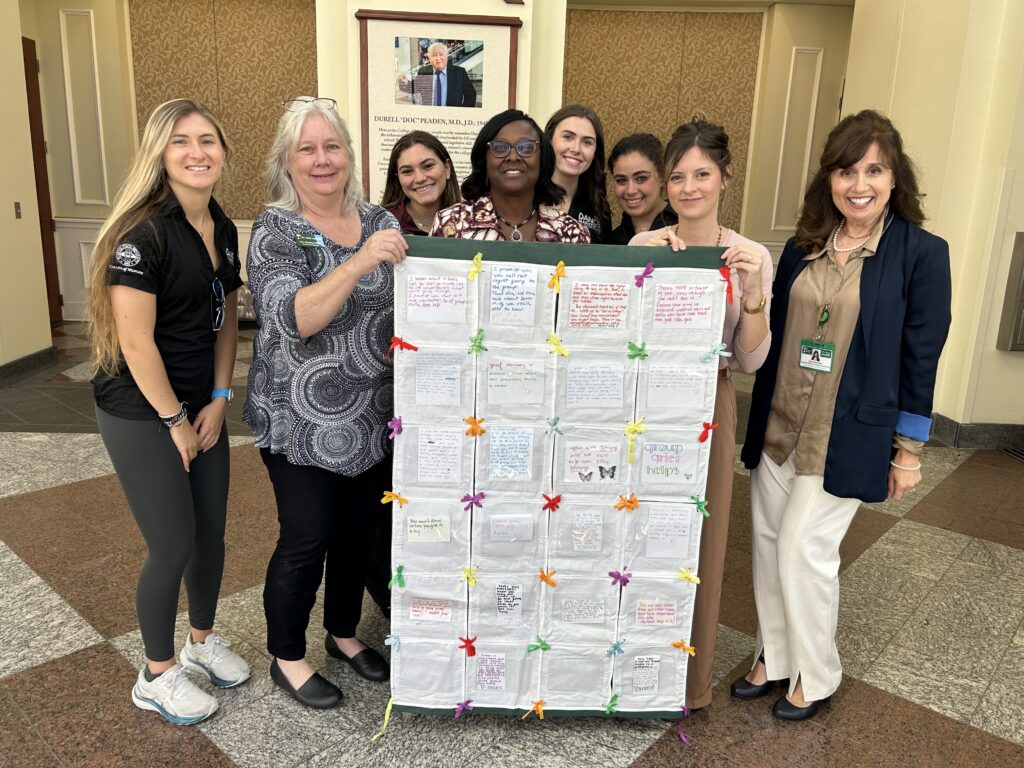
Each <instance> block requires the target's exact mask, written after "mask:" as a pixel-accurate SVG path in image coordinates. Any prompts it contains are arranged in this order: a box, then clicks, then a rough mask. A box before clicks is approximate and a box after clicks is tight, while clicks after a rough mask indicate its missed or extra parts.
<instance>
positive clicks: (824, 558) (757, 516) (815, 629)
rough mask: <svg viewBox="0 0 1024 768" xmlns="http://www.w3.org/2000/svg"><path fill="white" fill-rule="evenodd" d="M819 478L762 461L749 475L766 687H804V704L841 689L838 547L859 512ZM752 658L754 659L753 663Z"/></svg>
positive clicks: (759, 643) (856, 503)
mask: <svg viewBox="0 0 1024 768" xmlns="http://www.w3.org/2000/svg"><path fill="white" fill-rule="evenodd" d="M822 480H823V478H822V477H821V475H797V474H796V472H795V470H794V467H793V457H792V456H790V457H789V459H787V460H786V463H785V464H783V465H782V466H781V467H780V466H778V465H777V464H775V462H774V461H772V460H771V459H770V458H769V457H768V456H767V455H766V454H761V463H760V464H758V466H757V469H755V470H753V472H751V474H750V508H751V518H752V519H751V522H752V528H753V540H754V541H753V544H754V602H755V603H756V605H757V624H758V627H757V648H758V651H759V652H760V651H762V650H763V652H764V659H765V666H766V668H767V671H768V679H769V680H781V679H783V678H787V677H788V678H789V680H790V683H789V692H790V693H792V692H793V689H794V688H795V687H796V683H797V679H798V678H799V679H800V680H801V681H802V682H803V695H804V698H805V699H807V701H818V700H820V699H824V698H827V697H829V696H831V695H832V693H833V692H834V691H835V690H836V688H838V687H839V683H840V682H841V681H842V678H843V667H842V665H841V664H840V663H839V651H838V650H837V649H836V625H837V623H838V621H839V543H840V542H841V541H842V540H843V536H845V535H846V531H847V530H848V529H849V527H850V523H852V522H853V516H854V515H855V514H856V512H857V508H858V507H859V506H860V501H859V500H857V499H840V498H838V497H836V496H833V495H832V494H830V493H828V492H827V491H826V490H825V489H824V488H823V487H822ZM755 658H756V656H755Z"/></svg>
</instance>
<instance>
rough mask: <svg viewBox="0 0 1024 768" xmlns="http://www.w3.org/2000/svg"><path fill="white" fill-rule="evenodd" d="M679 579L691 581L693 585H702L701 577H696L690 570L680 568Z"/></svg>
mask: <svg viewBox="0 0 1024 768" xmlns="http://www.w3.org/2000/svg"><path fill="white" fill-rule="evenodd" d="M678 578H679V580H680V581H689V582H690V583H692V584H700V576H694V575H693V573H692V572H691V571H690V569H689V568H680V569H679V576H678Z"/></svg>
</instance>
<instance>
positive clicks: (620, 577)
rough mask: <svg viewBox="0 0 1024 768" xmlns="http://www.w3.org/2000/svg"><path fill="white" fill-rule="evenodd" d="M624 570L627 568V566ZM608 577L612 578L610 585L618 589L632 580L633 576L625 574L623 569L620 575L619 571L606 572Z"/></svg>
mask: <svg viewBox="0 0 1024 768" xmlns="http://www.w3.org/2000/svg"><path fill="white" fill-rule="evenodd" d="M626 568H629V566H628V565H627V566H626ZM608 575H609V576H611V577H612V585H613V586H620V587H625V586H626V585H628V584H629V580H630V579H631V578H633V574H632V573H627V572H626V569H625V568H623V569H622V572H621V573H620V572H619V571H608Z"/></svg>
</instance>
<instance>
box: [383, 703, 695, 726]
mask: <svg viewBox="0 0 1024 768" xmlns="http://www.w3.org/2000/svg"><path fill="white" fill-rule="evenodd" d="M391 709H392V711H393V712H404V713H406V714H411V715H434V716H438V717H441V716H443V717H454V716H455V707H446V708H438V707H416V706H412V705H410V704H393V705H392V706H391ZM530 711H532V710H526V709H512V708H506V707H473V709H471V710H468V711H466V712H463V713H462V717H471V716H473V715H504V716H506V717H522V716H523V715H525V714H526V713H527V712H530ZM531 717H536V715H531ZM544 717H545V718H548V717H601V718H624V719H629V720H671V721H673V722H676V721H678V720H682V719H683V712H682V709H677V710H661V711H651V712H615V713H614V714H610V715H609V714H606V713H605V712H602V711H601V710H595V709H548V708H547V707H545V708H544ZM460 719H461V718H460Z"/></svg>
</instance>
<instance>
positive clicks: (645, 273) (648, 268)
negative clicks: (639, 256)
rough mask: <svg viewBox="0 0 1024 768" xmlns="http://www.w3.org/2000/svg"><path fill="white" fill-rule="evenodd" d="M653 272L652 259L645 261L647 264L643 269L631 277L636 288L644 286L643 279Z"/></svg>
mask: <svg viewBox="0 0 1024 768" xmlns="http://www.w3.org/2000/svg"><path fill="white" fill-rule="evenodd" d="M653 274H654V262H653V261H648V262H647V266H646V267H644V271H643V272H640V273H639V274H637V275H636V276H635V277H634V278H633V282H635V283H636V287H637V288H643V287H644V280H646V279H647V278H649V277H650V276H651V275H653Z"/></svg>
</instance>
